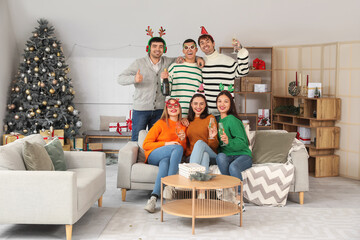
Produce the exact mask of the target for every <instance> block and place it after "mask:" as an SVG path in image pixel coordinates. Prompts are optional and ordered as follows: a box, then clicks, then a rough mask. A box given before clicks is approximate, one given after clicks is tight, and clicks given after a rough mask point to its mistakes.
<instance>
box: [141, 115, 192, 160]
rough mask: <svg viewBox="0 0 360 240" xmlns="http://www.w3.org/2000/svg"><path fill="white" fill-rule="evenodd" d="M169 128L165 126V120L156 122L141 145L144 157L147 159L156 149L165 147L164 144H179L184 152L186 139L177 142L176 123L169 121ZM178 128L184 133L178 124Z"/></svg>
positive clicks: (183, 128) (182, 127) (184, 128)
mask: <svg viewBox="0 0 360 240" xmlns="http://www.w3.org/2000/svg"><path fill="white" fill-rule="evenodd" d="M168 121H169V126H168V125H167V124H166V121H165V120H162V119H160V120H159V121H157V122H156V123H155V124H154V126H152V128H150V130H149V132H148V134H147V135H146V138H145V140H144V143H143V149H144V151H145V157H146V160H145V162H147V159H148V157H149V155H150V153H151V152H152V151H154V150H155V149H156V148H159V147H163V146H165V143H166V142H172V141H176V142H179V143H180V144H181V146H182V147H183V148H184V152H185V149H186V138H185V139H184V140H183V141H180V140H179V137H178V136H177V135H176V130H175V129H176V126H177V122H174V121H172V120H170V119H168ZM180 128H181V129H182V130H183V131H184V132H185V133H186V127H184V126H183V125H181V124H180Z"/></svg>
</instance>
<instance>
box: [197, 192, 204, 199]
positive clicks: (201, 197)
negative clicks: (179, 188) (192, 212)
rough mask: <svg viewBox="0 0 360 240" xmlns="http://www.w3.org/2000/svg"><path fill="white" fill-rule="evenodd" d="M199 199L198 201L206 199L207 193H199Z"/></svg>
mask: <svg viewBox="0 0 360 240" xmlns="http://www.w3.org/2000/svg"><path fill="white" fill-rule="evenodd" d="M197 198H198V199H205V193H204V192H201V193H199V194H198V196H197Z"/></svg>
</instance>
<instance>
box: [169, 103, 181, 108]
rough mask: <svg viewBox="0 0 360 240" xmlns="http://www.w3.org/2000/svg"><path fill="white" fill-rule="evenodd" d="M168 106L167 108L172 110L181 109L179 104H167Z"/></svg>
mask: <svg viewBox="0 0 360 240" xmlns="http://www.w3.org/2000/svg"><path fill="white" fill-rule="evenodd" d="M166 106H167V108H170V109H172V108H179V106H180V104H178V103H173V104H171V103H167V104H166Z"/></svg>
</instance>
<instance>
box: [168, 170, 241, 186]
mask: <svg viewBox="0 0 360 240" xmlns="http://www.w3.org/2000/svg"><path fill="white" fill-rule="evenodd" d="M214 175H215V177H214V178H213V179H211V180H209V181H196V180H193V181H191V180H190V179H189V178H186V177H183V176H180V175H178V174H177V175H171V176H167V177H163V178H162V179H161V181H162V183H163V184H166V185H170V186H173V187H182V188H195V189H218V188H231V187H235V186H239V185H242V182H241V180H240V179H239V178H236V177H233V176H228V175H219V174H214Z"/></svg>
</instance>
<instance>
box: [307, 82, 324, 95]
mask: <svg viewBox="0 0 360 240" xmlns="http://www.w3.org/2000/svg"><path fill="white" fill-rule="evenodd" d="M316 88H318V90H319V92H320V96H322V92H321V83H309V85H308V98H313V97H315V89H316Z"/></svg>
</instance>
